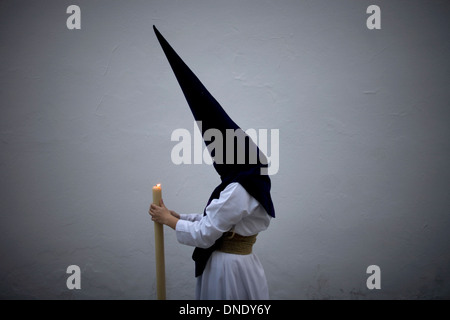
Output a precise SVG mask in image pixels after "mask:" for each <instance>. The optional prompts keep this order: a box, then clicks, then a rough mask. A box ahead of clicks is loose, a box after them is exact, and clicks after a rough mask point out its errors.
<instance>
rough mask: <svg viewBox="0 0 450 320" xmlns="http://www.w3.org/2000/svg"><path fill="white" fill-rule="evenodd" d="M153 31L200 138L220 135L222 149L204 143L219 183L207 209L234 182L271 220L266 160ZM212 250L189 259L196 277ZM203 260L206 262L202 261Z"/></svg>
mask: <svg viewBox="0 0 450 320" xmlns="http://www.w3.org/2000/svg"><path fill="white" fill-rule="evenodd" d="M153 29H154V31H155V33H156V37H157V38H158V41H159V43H160V44H161V47H162V49H163V51H164V53H165V55H166V57H167V59H168V61H169V63H170V66H171V67H172V70H173V72H174V74H175V77H176V78H177V80H178V83H179V85H180V87H181V90H182V91H183V94H184V96H185V98H186V100H187V103H188V104H189V107H190V109H191V111H192V114H193V116H194V119H195V121H197V122H198V121H201V124H202V125H201V131H202V136H203V137H204V134H205V132H207V131H208V130H210V129H215V132H220V133H221V134H222V137H223V139H222V140H223V141H222V143H223V146H222V148H220V146H219V145H218V143H220V141H215V139H211V140H212V141H209V140H205V139H204V141H205V145H206V146H207V148H208V150H209V152H210V154H211V157H212V159H213V165H214V168H215V169H216V171H217V173H218V174H219V175H220V178H221V180H222V183H221V184H220V185H219V186H218V187H217V188H216V189H215V190H214V191H213V193H212V194H211V196H210V198H209V200H208V203H207V206H208V205H209V203H210V202H211V201H212V200H213V199H218V198H219V195H220V192H222V190H224V189H225V188H226V186H227V185H229V184H230V183H233V182H238V183H240V184H241V185H242V186H243V187H244V189H245V190H246V191H247V192H248V193H249V194H250V195H251V196H252V197H254V198H255V199H256V200H257V201H258V202H259V203H260V204H261V205H262V206H263V207H264V209H265V210H266V212H267V213H268V214H269V215H270V216H272V217H275V210H274V207H273V203H272V198H271V196H270V186H271V184H270V178H269V176H268V175H266V174H262V173H261V171H262V169H264V168H267V159H266V156H265V155H264V154H263V153H262V152H261V151H260V150H259V148H258V147H257V146H256V144H255V143H254V142H253V141H252V139H251V138H250V137H249V136H248V135H247V134H246V133H245V132H244V131H242V130H241V128H239V126H238V125H237V124H236V123H235V122H234V121H233V120H232V119H231V118H230V117H229V116H228V114H227V113H226V112H225V110H224V109H223V108H222V107H221V106H220V104H219V103H218V102H217V100H216V99H214V97H213V96H212V95H211V94H210V93H209V92H208V90H207V89H206V88H205V86H204V85H203V84H202V83H201V82H200V80H199V79H198V78H197V76H196V75H195V74H194V73H193V72H192V71H191V70H190V69H189V67H188V66H187V65H186V64H185V63H184V62H183V60H182V59H181V58H180V56H179V55H178V54H177V53H176V52H175V50H174V49H173V48H172V47H171V46H170V45H169V43H168V42H167V41H166V39H164V37H163V36H162V35H161V33H160V32H159V31H158V29H156V27H155V26H153ZM231 130H233V131H234V132H235V134H234V137H233V140H234V141H231V142H230V141H227V139H226V137H227V131H228V133H229V132H230V131H231ZM228 136H230V135H228ZM204 138H205V137H204ZM227 147H228V148H227ZM220 151H222V154H220ZM244 156H245V157H244ZM205 212H206V208H205ZM214 250H215V247H214V246H213V247H211V248H209V249H200V248H196V249H195V251H194V255H193V258H194V260H195V261H196V276H198V275H200V274H201V273H202V272H203V268H204V266H205V265H206V262H207V261H208V258H209V256H210V254H211V253H212V252H213V251H214ZM205 259H206V261H204V260H205Z"/></svg>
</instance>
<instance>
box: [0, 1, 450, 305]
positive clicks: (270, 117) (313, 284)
mask: <svg viewBox="0 0 450 320" xmlns="http://www.w3.org/2000/svg"><path fill="white" fill-rule="evenodd" d="M447 3H448V2H446V1H381V0H376V1H342V0H341V1H194V0H192V1H172V0H170V1H81V0H77V1H2V2H1V3H0V40H1V41H0V61H1V64H0V98H1V100H0V105H1V117H0V145H1V153H0V175H1V176H0V181H1V193H0V210H1V215H0V243H1V245H0V256H1V260H0V261H1V262H0V298H27V299H28V298H30V299H34V298H37V299H42V298H50V299H131V298H137V299H153V298H155V276H154V275H155V267H154V265H155V263H154V250H153V249H154V248H153V223H152V222H151V220H150V218H149V216H148V214H147V210H148V206H149V203H150V202H151V186H152V185H153V184H155V183H157V182H161V183H162V184H163V197H164V198H165V202H166V204H167V206H168V207H170V208H172V209H174V210H176V211H179V212H201V211H202V210H203V207H204V205H205V202H206V200H207V198H208V196H209V194H210V192H211V191H212V189H213V188H214V187H215V186H216V185H217V184H218V182H219V179H218V176H217V175H216V174H215V171H214V170H213V168H212V167H211V166H208V165H205V164H203V165H180V166H176V165H174V164H172V162H171V158H170V153H171V150H172V148H173V146H174V145H175V142H172V141H171V140H170V136H171V133H172V131H173V130H175V129H177V128H186V129H188V130H190V131H191V132H193V119H192V116H191V114H190V113H189V110H188V107H187V104H186V102H185V100H184V97H183V95H182V93H181V90H180V89H179V87H178V84H177V82H176V80H175V78H174V76H173V74H172V71H171V70H170V68H169V65H168V63H167V61H166V58H165V57H164V55H163V52H162V50H161V48H160V46H159V44H158V43H157V40H156V38H155V36H154V34H153V31H152V25H153V24H156V25H157V27H158V28H159V30H160V31H161V32H162V33H163V35H164V36H165V37H166V38H167V39H168V40H169V42H170V43H171V44H172V45H173V46H174V47H175V49H176V50H177V51H178V52H179V53H180V55H181V56H182V57H183V59H184V60H185V61H186V62H187V63H188V64H189V65H190V66H191V67H192V69H193V70H194V72H196V73H197V75H198V76H199V77H200V79H201V80H202V81H203V82H204V84H205V85H206V86H207V87H208V88H209V89H210V91H211V92H212V93H213V95H215V97H216V98H217V99H218V100H219V101H220V102H221V104H222V105H223V106H224V108H225V109H226V110H227V111H228V112H229V114H230V115H231V116H232V117H233V118H234V119H235V120H236V121H237V122H238V123H239V124H240V125H241V127H242V128H244V129H247V128H266V129H279V130H280V170H279V172H278V173H277V174H276V175H274V176H272V182H273V199H274V202H275V206H276V210H277V218H276V219H274V220H272V224H271V226H270V228H269V229H268V230H267V231H266V232H264V233H261V234H260V236H259V237H258V242H257V244H256V247H255V251H256V253H257V254H258V255H259V257H260V259H261V261H262V264H263V266H264V267H265V271H266V274H267V278H268V281H269V286H270V292H271V297H272V298H273V299H315V298H318V299H322V298H332V299H349V298H357V299H378V298H389V299H405V298H406V299H416V298H420V299H428V298H449V297H450V283H449V281H450V250H449V249H450V248H449V244H450V235H449V231H448V230H449V228H450V218H449V213H450V211H449V210H450V197H449V196H448V192H449V187H450V172H449V169H448V164H449V163H450V148H449V142H448V141H449V140H448V139H449V137H450V126H449V124H450V111H449V110H448V109H449V107H450V106H449V102H448V101H449V100H450V91H449V76H450V67H449V62H448V57H449V56H450V42H449V38H448V30H449V29H450V28H449V27H450V26H449V24H450V23H449V19H448V16H449V13H450V10H449V9H450V7H449V5H448V4H447ZM70 4H77V5H79V6H80V7H81V30H68V29H67V28H66V19H67V18H68V17H69V15H68V14H66V8H67V7H68V6H69V5H70ZM370 4H377V5H379V6H380V7H381V27H382V29H381V30H368V29H367V27H366V19H367V18H368V16H369V15H368V14H366V8H367V7H368V6H369V5H370ZM165 230H166V231H165V244H166V274H167V297H168V298H169V299H191V298H193V297H194V284H195V279H194V276H193V272H194V270H193V268H194V266H193V263H192V261H191V258H190V257H191V253H192V248H190V247H186V246H183V245H180V244H178V243H177V241H176V237H175V234H174V233H173V232H172V230H170V229H168V228H166V229H165ZM72 264H76V265H78V266H80V268H81V287H82V288H81V290H72V291H71V290H68V289H67V287H66V279H67V277H68V274H66V268H67V267H68V266H69V265H72ZM372 264H376V265H378V266H380V268H381V286H382V287H381V289H380V290H372V291H371V290H369V289H368V288H367V287H366V279H367V277H368V275H367V274H366V268H367V267H368V266H369V265H372Z"/></svg>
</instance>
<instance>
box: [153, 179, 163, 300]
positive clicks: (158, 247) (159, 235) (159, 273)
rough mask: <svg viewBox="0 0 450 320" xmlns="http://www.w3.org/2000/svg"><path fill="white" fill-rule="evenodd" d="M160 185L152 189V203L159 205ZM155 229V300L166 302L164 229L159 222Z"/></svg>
mask: <svg viewBox="0 0 450 320" xmlns="http://www.w3.org/2000/svg"><path fill="white" fill-rule="evenodd" d="M161 196H162V195H161V185H160V184H157V185H156V186H154V187H153V203H154V204H156V205H157V206H160V205H161V203H160V202H161ZM154 224H155V225H154V227H155V260H156V299H158V300H166V271H165V262H164V229H163V225H162V224H161V223H159V222H156V221H155V222H154Z"/></svg>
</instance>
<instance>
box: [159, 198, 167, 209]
mask: <svg viewBox="0 0 450 320" xmlns="http://www.w3.org/2000/svg"><path fill="white" fill-rule="evenodd" d="M160 205H161V207H163V208H165V207H166V205H165V204H164V200H163V199H162V198H161V201H160Z"/></svg>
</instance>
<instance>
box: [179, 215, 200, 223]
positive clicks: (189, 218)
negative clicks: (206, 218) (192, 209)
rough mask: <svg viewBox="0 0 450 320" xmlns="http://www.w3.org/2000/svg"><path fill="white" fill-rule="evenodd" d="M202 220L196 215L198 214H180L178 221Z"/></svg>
mask: <svg viewBox="0 0 450 320" xmlns="http://www.w3.org/2000/svg"><path fill="white" fill-rule="evenodd" d="M201 218H202V214H198V213H192V214H185V213H180V219H181V220H187V221H192V222H194V221H198V220H200V219H201Z"/></svg>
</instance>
